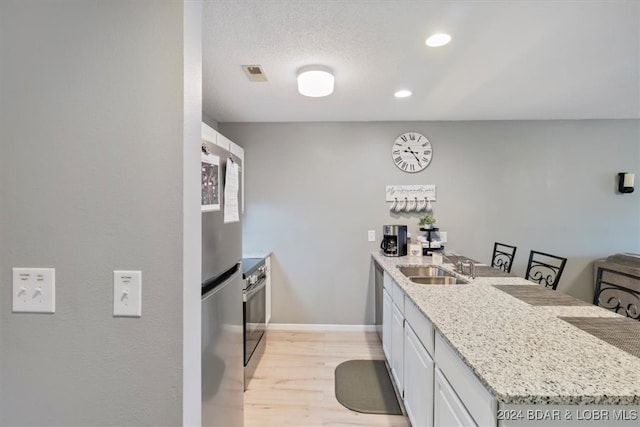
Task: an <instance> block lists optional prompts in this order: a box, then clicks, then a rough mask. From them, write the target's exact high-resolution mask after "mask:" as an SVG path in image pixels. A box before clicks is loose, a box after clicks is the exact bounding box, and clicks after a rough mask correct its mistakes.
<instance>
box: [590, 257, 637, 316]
mask: <svg viewBox="0 0 640 427" xmlns="http://www.w3.org/2000/svg"><path fill="white" fill-rule="evenodd" d="M593 303H594V304H595V305H599V306H600V307H603V308H606V309H608V310H612V311H615V312H616V313H618V314H622V315H623V316H627V317H630V318H632V319H636V320H640V277H639V276H635V275H633V274H628V273H624V272H622V271H615V270H610V269H608V268H604V267H598V274H597V276H596V290H595V292H594V294H593Z"/></svg>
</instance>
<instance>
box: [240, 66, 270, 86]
mask: <svg viewBox="0 0 640 427" xmlns="http://www.w3.org/2000/svg"><path fill="white" fill-rule="evenodd" d="M242 69H243V70H244V72H245V73H246V74H247V77H249V80H251V81H252V82H266V81H267V75H266V74H265V73H264V71H263V70H262V67H261V66H260V65H243V66H242Z"/></svg>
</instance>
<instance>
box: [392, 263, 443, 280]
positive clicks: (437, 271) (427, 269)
mask: <svg viewBox="0 0 640 427" xmlns="http://www.w3.org/2000/svg"><path fill="white" fill-rule="evenodd" d="M398 270H400V273H402V274H404V275H405V276H407V277H414V276H420V277H425V276H426V277H434V276H437V277H441V276H448V277H455V276H454V275H453V274H451V273H449V272H448V271H446V270H444V269H442V268H440V267H437V266H435V265H427V266H422V267H398Z"/></svg>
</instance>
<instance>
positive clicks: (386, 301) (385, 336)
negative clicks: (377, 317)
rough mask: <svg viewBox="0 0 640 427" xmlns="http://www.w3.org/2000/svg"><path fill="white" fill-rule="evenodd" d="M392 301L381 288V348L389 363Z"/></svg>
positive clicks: (387, 293)
mask: <svg viewBox="0 0 640 427" xmlns="http://www.w3.org/2000/svg"><path fill="white" fill-rule="evenodd" d="M392 306H393V302H392V301H391V295H389V292H387V290H386V289H383V290H382V350H383V351H384V355H385V357H386V358H387V362H388V363H389V365H391V318H392V316H393V308H392Z"/></svg>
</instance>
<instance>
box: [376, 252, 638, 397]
mask: <svg viewBox="0 0 640 427" xmlns="http://www.w3.org/2000/svg"><path fill="white" fill-rule="evenodd" d="M372 257H373V259H374V260H375V261H376V262H377V263H378V264H379V265H380V266H381V267H382V268H383V269H384V270H385V271H387V272H388V273H389V274H390V275H391V277H392V278H393V279H394V280H395V281H396V282H397V283H398V285H400V287H401V288H402V289H403V290H404V292H405V294H406V295H407V297H408V298H409V299H411V300H412V301H413V302H414V304H415V305H416V306H417V307H418V308H419V309H420V310H421V311H422V313H423V314H424V315H425V316H426V317H427V318H428V319H429V320H430V321H431V322H432V323H433V326H434V328H435V329H436V331H438V332H439V333H440V334H441V335H442V337H443V338H444V339H445V340H446V341H447V342H448V343H449V344H450V345H451V347H452V348H453V349H454V350H455V351H456V353H457V354H458V355H459V356H460V358H461V359H462V360H463V362H464V363H465V364H466V365H467V366H468V367H469V368H470V369H471V370H472V371H473V372H474V374H475V375H476V376H477V377H478V379H479V380H480V381H481V382H482V383H483V384H484V386H485V387H486V388H487V389H488V390H489V392H491V393H492V394H493V395H494V396H495V397H496V399H497V400H498V401H500V402H502V403H504V404H516V405H538V404H553V405H574V404H581V405H639V404H640V358H637V357H635V356H633V355H631V354H629V353H627V352H625V351H623V350H620V349H618V348H617V347H614V346H612V345H610V344H608V343H606V342H604V341H602V340H600V339H598V338H596V337H594V336H593V335H591V334H588V333H587V332H584V331H582V330H580V329H578V328H576V327H575V326H573V325H571V324H569V323H567V322H565V321H563V320H561V319H560V318H559V317H569V316H576V317H621V316H619V315H618V314H616V313H613V312H611V311H608V310H605V309H603V308H600V307H596V306H531V305H529V304H527V303H525V302H523V301H521V300H519V299H517V298H514V297H512V296H510V295H508V294H506V293H505V292H502V291H500V290H498V289H496V288H494V287H493V286H491V285H523V286H538V285H537V284H535V283H532V282H530V281H528V280H525V279H523V278H521V277H481V278H476V279H472V280H471V281H470V283H469V284H466V285H449V286H438V285H419V284H415V283H413V282H411V281H410V280H409V279H408V278H407V277H406V276H404V275H403V274H402V273H400V271H399V270H398V268H397V267H398V266H401V265H412V266H417V265H430V264H431V257H408V256H406V257H397V258H391V257H385V256H383V255H381V254H380V253H377V252H376V253H373V254H372ZM442 267H444V268H445V269H447V270H449V271H450V272H453V265H452V264H443V265H442Z"/></svg>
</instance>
